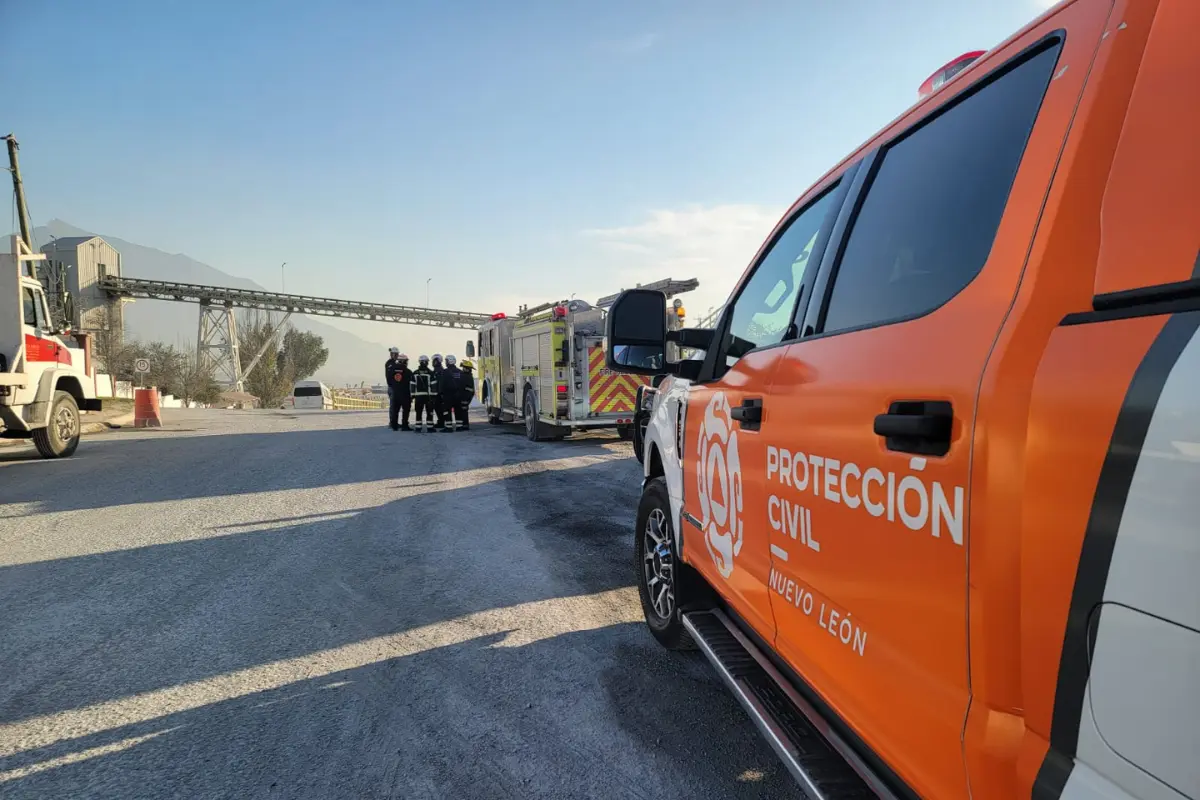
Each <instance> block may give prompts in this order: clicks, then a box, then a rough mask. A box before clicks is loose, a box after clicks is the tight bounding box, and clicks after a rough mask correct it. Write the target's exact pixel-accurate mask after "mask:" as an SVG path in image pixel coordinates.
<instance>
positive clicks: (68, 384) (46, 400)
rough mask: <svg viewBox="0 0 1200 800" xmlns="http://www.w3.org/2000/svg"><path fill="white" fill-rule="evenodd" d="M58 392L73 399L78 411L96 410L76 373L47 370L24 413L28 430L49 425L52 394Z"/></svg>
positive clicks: (95, 402) (62, 370)
mask: <svg viewBox="0 0 1200 800" xmlns="http://www.w3.org/2000/svg"><path fill="white" fill-rule="evenodd" d="M58 390H62V391H64V392H67V393H69V394H70V395H71V396H72V397H74V398H75V402H76V403H77V404H78V405H79V410H80V411H86V410H89V409H93V408H95V409H96V410H98V407H99V403H98V402H97V401H95V400H89V399H88V397H87V394H86V392H85V391H84V387H83V383H82V381H81V380H80V377H79V375H78V374H77V373H75V372H71V371H70V370H65V369H48V370H45V371H44V372H43V373H42V377H41V379H40V380H39V381H38V389H37V394H36V395H35V396H34V399H33V402H32V403H30V404H29V407H28V410H27V411H26V412H25V421H26V422H27V423H28V424H29V427H30V428H44V427H46V426H47V425H49V424H50V406H51V405H52V404H53V402H54V393H55V392H56V391H58Z"/></svg>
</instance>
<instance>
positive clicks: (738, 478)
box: [696, 392, 743, 578]
mask: <svg viewBox="0 0 1200 800" xmlns="http://www.w3.org/2000/svg"><path fill="white" fill-rule="evenodd" d="M696 451H697V457H698V458H699V462H698V464H697V469H696V483H697V484H699V490H700V494H699V497H700V527H701V528H702V529H703V530H704V539H705V542H706V543H707V544H708V553H709V555H711V556H712V560H713V563H714V564H715V565H716V567H717V570H718V571H719V572H720V573H721V576H722V577H724V578H728V577H729V576H730V574H732V572H733V559H734V558H735V557H736V556H737V554H738V553H740V552H741V550H742V526H743V521H742V463H741V460H740V459H739V458H738V446H737V431H735V430H734V428H733V416H732V414H731V413H730V410H729V401H728V400H726V399H725V393H724V392H716V393H715V394H713V396H712V399H711V400H709V401H708V407H707V408H705V409H704V418H703V420H702V421H701V423H700V438H699V443H698V445H697V447H696Z"/></svg>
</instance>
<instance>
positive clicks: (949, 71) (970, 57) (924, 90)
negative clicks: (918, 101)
mask: <svg viewBox="0 0 1200 800" xmlns="http://www.w3.org/2000/svg"><path fill="white" fill-rule="evenodd" d="M986 52H987V51H986V50H972V51H971V52H969V53H963V54H962V55H961V56H959V57H958V58H956V59H954V60H952V61H949V62H947V63H946V64H944V65H942V67H941V68H940V69H938V70H937V71H936V72H934V73H933V74H932V75H930V76H929V77H928V78H926V79H925V82H924V83H922V84H921V88H919V89H917V95H918V96H919V97H921V98H925V97H929V95H931V94H933V93H934V92H936V91H937V90H938V89H940V88H942V87H943V86H945V85H946V82H947V81H948V80H950V79H951V78H953V77H954V76H955V75H957V74H958V73H960V72H962V71H963V70H964V69H966V68H967V67H969V66H971V64H973V63H975V62H976V61H978V60H979V57H980V56H982V55H983V54H984V53H986Z"/></svg>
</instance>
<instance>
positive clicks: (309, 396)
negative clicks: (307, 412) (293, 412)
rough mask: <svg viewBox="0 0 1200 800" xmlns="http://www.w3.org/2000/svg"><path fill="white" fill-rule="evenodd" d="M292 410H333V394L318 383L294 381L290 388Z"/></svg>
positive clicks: (326, 387)
mask: <svg viewBox="0 0 1200 800" xmlns="http://www.w3.org/2000/svg"><path fill="white" fill-rule="evenodd" d="M292 407H293V408H322V409H329V408H333V392H332V391H330V389H329V387H328V386H326V385H325V384H323V383H321V382H320V381H296V385H295V386H294V387H293V388H292Z"/></svg>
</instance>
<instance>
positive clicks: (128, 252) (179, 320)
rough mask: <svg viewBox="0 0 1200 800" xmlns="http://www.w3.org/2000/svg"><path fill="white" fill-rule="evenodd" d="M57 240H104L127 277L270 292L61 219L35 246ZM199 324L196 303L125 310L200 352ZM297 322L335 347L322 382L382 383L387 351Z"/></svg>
mask: <svg viewBox="0 0 1200 800" xmlns="http://www.w3.org/2000/svg"><path fill="white" fill-rule="evenodd" d="M51 236H54V237H57V238H62V237H65V236H100V237H102V238H103V239H104V240H105V241H107V242H108V243H109V244H111V245H112V246H113V247H115V248H116V249H117V250H118V251H119V252H120V253H121V269H122V273H123V274H124V275H125V276H127V277H131V278H148V279H152V280H162V281H178V282H181V283H200V284H208V285H212V286H230V287H233V288H237V289H256V290H260V291H262V290H264V287H263V286H260V285H259V284H257V283H255V282H254V281H250V280H246V279H245V278H239V277H237V276H235V275H230V274H229V273H227V272H222V271H221V270H219V269H217V268H216V267H212V266H209V265H208V264H203V263H201V262H199V261H196V260H195V259H193V258H189V257H187V256H185V255H182V254H178V253H175V254H172V253H166V252H163V251H162V250H156V249H155V248H152V247H144V246H142V245H139V244H134V243H133V242H128V241H125V240H124V239H119V238H117V237H115V236H107V235H105V234H103V233H96V232H93V231H86V230H83V229H81V228H77V227H75V226H73V225H70V224H69V223H66V222H63V221H62V220H59V219H54V220H51V221H50V222H49V223H48V224H47V225H44V226H40V227H37V228H35V229H34V241H36V242H37V243H38V244H39V246H40V245H42V244H44V243H48V242H51V241H52V240H51ZM238 313H239V315H241V314H245V313H246V312H245V311H243V310H241V309H239V310H238ZM241 318H242V317H239V319H241ZM198 319H199V309H198V307H197V306H196V305H195V304H194V303H173V302H168V301H163V300H137V301H135V302H132V303H127V304H126V306H125V330H126V335H127V336H129V337H132V338H136V339H139V340H142V341H153V340H157V341H163V342H167V343H169V344H175V345H181V346H185V347H195V345H196V333H197V327H198ZM291 322H292V324H293V325H295V326H296V327H297V328H298V329H300V330H303V331H310V332H312V333H315V334H317V335H318V336H320V337H322V338H323V339H324V340H325V346H326V347H328V348H329V361H328V362H327V363H326V365H325V367H323V368H322V369H321V370H320V371H319V372H318V373H317V376H316V377H317V378H318V379H320V380H323V381H325V382H326V383H329V384H331V385H337V386H340V385H344V384H347V383H353V384H357V383H358V382H359V381H368V382H371V383H377V382H379V381H380V380H381V377H382V375H381V373H382V371H383V362H384V361H385V360H386V359H387V352H386V349H385V347H384V346H383V345H381V344H380V343H378V342H372V341H368V340H366V339H363V338H361V337H359V336H355V335H354V334H352V333H349V332H347V331H343V330H340V329H339V328H335V327H333V326H332V325H328V324H326V323H324V322H321V321H320V320H319V318H314V317H307V316H303V315H299V314H297V315H295V316H293V317H292V319H291ZM455 333H456V334H458V335H457V336H456V337H455V338H456V339H462V340H463V341H465V340H466V339H467V338H468V337H469V336H470V333H469V332H466V331H456V332H455Z"/></svg>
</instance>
